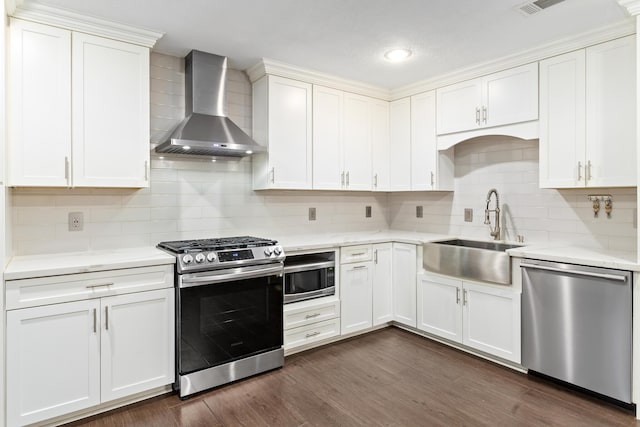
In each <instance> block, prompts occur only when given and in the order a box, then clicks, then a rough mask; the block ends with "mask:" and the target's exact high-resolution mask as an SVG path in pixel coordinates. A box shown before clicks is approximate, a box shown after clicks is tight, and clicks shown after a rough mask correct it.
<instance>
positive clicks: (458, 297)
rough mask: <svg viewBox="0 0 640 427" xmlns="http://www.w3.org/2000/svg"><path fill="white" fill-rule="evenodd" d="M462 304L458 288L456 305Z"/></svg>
mask: <svg viewBox="0 0 640 427" xmlns="http://www.w3.org/2000/svg"><path fill="white" fill-rule="evenodd" d="M457 304H460V288H456V305H457Z"/></svg>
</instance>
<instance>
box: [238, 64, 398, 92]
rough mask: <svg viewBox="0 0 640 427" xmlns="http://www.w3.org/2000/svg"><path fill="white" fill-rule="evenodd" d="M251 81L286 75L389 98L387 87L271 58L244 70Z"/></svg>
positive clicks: (318, 83)
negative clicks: (267, 76) (265, 76)
mask: <svg viewBox="0 0 640 427" xmlns="http://www.w3.org/2000/svg"><path fill="white" fill-rule="evenodd" d="M246 72H247V75H248V76H249V79H250V80H251V83H253V82H255V81H256V80H258V79H260V78H261V77H262V76H264V75H267V74H269V75H275V76H280V77H286V78H290V79H294V80H300V81H304V82H305V83H311V84H317V85H321V86H327V87H331V88H333V89H339V90H343V91H345V92H352V93H356V94H359V95H365V96H370V97H372V98H377V99H381V100H384V101H389V100H390V95H391V93H390V91H389V89H386V88H383V87H379V86H374V85H370V84H367V83H362V82H359V81H356V80H349V79H344V78H341V77H336V76H333V75H331V74H325V73H321V72H319V71H314V70H309V69H306V68H301V67H297V66H295V65H290V64H286V63H284V62H279V61H275V60H273V59H268V58H262V60H261V61H260V62H258V63H257V64H256V65H254V66H253V67H251V68H248V69H247V70H246Z"/></svg>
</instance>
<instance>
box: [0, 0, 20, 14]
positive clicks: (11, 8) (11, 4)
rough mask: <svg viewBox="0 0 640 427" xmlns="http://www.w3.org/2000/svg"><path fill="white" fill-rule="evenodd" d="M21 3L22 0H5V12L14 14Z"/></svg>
mask: <svg viewBox="0 0 640 427" xmlns="http://www.w3.org/2000/svg"><path fill="white" fill-rule="evenodd" d="M20 5H22V0H4V12H5V13H6V14H7V15H13V13H14V12H15V11H16V8H17V7H18V6H20Z"/></svg>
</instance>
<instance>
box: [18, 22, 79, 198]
mask: <svg viewBox="0 0 640 427" xmlns="http://www.w3.org/2000/svg"><path fill="white" fill-rule="evenodd" d="M10 30H11V32H10V35H9V37H10V43H11V45H10V47H9V67H10V68H9V84H8V91H9V103H8V105H7V107H8V108H7V113H8V126H9V133H8V146H7V150H8V162H7V166H8V176H7V183H8V185H24V186H57V187H66V186H69V185H71V182H70V175H69V174H70V170H69V166H70V163H69V162H70V161H71V32H70V31H67V30H63V29H60V28H56V27H50V26H48V25H42V24H36V23H32V22H28V21H22V20H18V19H11V26H10ZM45 70H46V72H45Z"/></svg>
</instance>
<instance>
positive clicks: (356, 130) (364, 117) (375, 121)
mask: <svg viewBox="0 0 640 427" xmlns="http://www.w3.org/2000/svg"><path fill="white" fill-rule="evenodd" d="M387 105H388V104H387V103H386V102H384V101H379V100H377V99H374V98H370V97H366V96H361V95H355V94H352V93H348V92H343V91H340V90H336V89H331V88H327V87H323V86H315V85H314V87H313V188H314V189H316V190H360V191H370V190H371V189H372V188H374V187H376V183H377V184H378V188H377V189H379V190H382V191H384V190H386V182H387V175H388V167H386V168H385V167H383V166H380V164H381V163H382V161H383V160H384V161H387V162H388V158H385V159H381V156H384V153H385V151H386V150H387V149H388V129H389V126H388V120H389V119H388V106H387ZM374 152H375V154H374ZM374 155H375V158H376V163H377V169H376V174H377V175H375V174H374V173H373V171H372V163H373V158H374Z"/></svg>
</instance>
